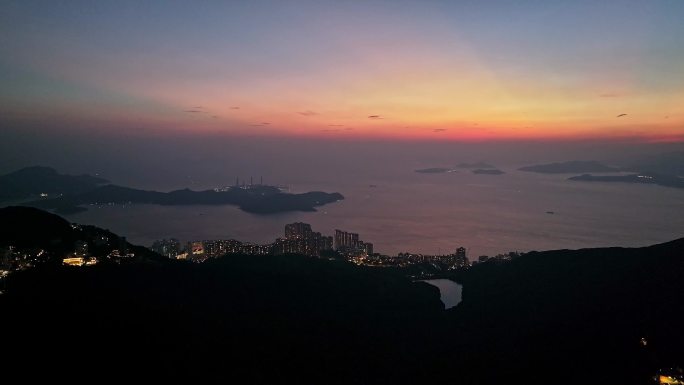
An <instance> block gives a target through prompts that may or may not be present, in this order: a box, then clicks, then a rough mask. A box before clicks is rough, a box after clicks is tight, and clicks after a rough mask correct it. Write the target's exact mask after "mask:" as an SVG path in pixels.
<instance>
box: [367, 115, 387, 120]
mask: <svg viewBox="0 0 684 385" xmlns="http://www.w3.org/2000/svg"><path fill="white" fill-rule="evenodd" d="M368 119H384V118H383V117H382V116H380V115H368Z"/></svg>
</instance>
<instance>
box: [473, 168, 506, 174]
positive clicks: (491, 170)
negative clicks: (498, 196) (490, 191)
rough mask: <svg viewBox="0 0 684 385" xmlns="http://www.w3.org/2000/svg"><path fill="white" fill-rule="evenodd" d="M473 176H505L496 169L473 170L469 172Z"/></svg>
mask: <svg viewBox="0 0 684 385" xmlns="http://www.w3.org/2000/svg"><path fill="white" fill-rule="evenodd" d="M471 172H472V173H473V174H481V175H501V174H505V172H503V171H501V170H499V169H496V168H478V169H475V170H472V171H471Z"/></svg>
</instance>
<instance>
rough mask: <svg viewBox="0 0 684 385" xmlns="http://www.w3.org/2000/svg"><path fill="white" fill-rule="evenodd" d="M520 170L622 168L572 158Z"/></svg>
mask: <svg viewBox="0 0 684 385" xmlns="http://www.w3.org/2000/svg"><path fill="white" fill-rule="evenodd" d="M518 170H520V171H529V172H538V173H543V174H574V173H580V172H618V171H620V169H618V168H615V167H610V166H606V165H604V164H603V163H600V162H596V161H593V160H590V161H583V160H571V161H568V162H559V163H548V164H537V165H533V166H526V167H521V168H519V169H518Z"/></svg>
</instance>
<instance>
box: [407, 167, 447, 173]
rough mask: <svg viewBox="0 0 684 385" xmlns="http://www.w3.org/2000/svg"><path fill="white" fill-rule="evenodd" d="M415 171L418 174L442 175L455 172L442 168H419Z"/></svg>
mask: <svg viewBox="0 0 684 385" xmlns="http://www.w3.org/2000/svg"><path fill="white" fill-rule="evenodd" d="M415 171H416V172H417V173H420V174H443V173H447V172H456V170H454V169H451V168H443V167H430V168H421V169H418V170H415Z"/></svg>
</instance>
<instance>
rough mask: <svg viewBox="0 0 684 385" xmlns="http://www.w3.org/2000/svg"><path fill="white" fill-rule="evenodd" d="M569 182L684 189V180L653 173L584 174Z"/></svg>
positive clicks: (572, 178) (574, 177)
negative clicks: (652, 185)
mask: <svg viewBox="0 0 684 385" xmlns="http://www.w3.org/2000/svg"><path fill="white" fill-rule="evenodd" d="M568 180H574V181H584V182H622V183H639V184H655V185H658V186H665V187H675V188H684V178H682V177H678V176H672V175H662V174H653V173H643V174H629V175H591V174H582V175H578V176H573V177H570V178H568Z"/></svg>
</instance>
